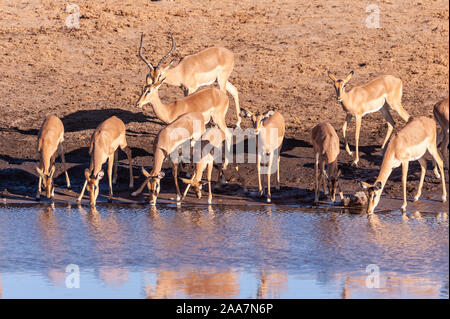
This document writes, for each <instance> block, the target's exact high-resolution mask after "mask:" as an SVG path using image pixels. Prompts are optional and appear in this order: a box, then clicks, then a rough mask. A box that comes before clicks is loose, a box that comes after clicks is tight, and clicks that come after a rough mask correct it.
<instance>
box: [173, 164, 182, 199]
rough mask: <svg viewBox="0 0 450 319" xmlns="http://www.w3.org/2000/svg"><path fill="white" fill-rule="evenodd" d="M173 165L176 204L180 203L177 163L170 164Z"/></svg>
mask: <svg viewBox="0 0 450 319" xmlns="http://www.w3.org/2000/svg"><path fill="white" fill-rule="evenodd" d="M172 165H173V180H174V182H175V188H176V190H177V202H179V201H181V192H180V187H179V186H178V163H174V162H172Z"/></svg>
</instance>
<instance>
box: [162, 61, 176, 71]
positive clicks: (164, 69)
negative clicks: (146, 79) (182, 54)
mask: <svg viewBox="0 0 450 319" xmlns="http://www.w3.org/2000/svg"><path fill="white" fill-rule="evenodd" d="M175 60H176V58H174V59H172V61H170V62H169V63H168V64H167V65H166V66H164V67H163V68H162V73H165V72H166V71H167V70H168V69H169V68H170V67H171V66H172V64H174V62H175Z"/></svg>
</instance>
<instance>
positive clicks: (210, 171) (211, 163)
mask: <svg viewBox="0 0 450 319" xmlns="http://www.w3.org/2000/svg"><path fill="white" fill-rule="evenodd" d="M213 165H214V164H213V162H212V161H211V162H210V163H209V164H208V172H207V173H208V204H211V203H212V190H211V175H212V170H213Z"/></svg>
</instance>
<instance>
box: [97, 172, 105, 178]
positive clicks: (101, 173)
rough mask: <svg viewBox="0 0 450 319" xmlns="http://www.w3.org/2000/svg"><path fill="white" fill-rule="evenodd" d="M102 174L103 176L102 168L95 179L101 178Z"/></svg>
mask: <svg viewBox="0 0 450 319" xmlns="http://www.w3.org/2000/svg"><path fill="white" fill-rule="evenodd" d="M103 176H105V172H104V171H103V170H101V171H100V172H98V174H97V180H101V179H102V178H103Z"/></svg>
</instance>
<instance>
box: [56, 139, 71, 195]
mask: <svg viewBox="0 0 450 319" xmlns="http://www.w3.org/2000/svg"><path fill="white" fill-rule="evenodd" d="M59 154H60V156H61V161H62V162H63V167H64V173H65V175H66V183H67V188H68V189H70V188H71V187H70V179H69V173H68V172H67V164H66V158H65V156H64V148H63V146H62V144H59Z"/></svg>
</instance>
